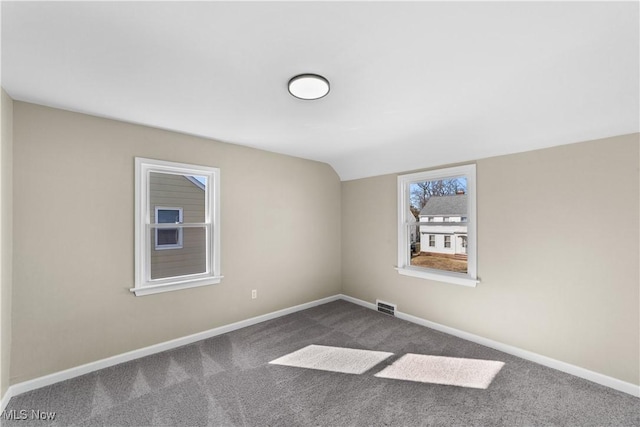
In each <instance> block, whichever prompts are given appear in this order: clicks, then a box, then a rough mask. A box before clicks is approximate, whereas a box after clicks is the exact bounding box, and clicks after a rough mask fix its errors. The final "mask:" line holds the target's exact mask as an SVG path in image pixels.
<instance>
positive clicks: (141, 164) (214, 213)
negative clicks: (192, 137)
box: [130, 157, 223, 296]
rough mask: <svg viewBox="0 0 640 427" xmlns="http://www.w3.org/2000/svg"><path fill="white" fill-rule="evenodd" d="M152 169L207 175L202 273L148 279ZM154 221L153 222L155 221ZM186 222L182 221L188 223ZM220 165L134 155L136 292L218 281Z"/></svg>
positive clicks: (189, 286) (182, 173)
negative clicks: (205, 230) (204, 248)
mask: <svg viewBox="0 0 640 427" xmlns="http://www.w3.org/2000/svg"><path fill="white" fill-rule="evenodd" d="M151 172H159V173H168V174H179V175H195V176H205V177H207V184H208V185H207V186H206V189H205V221H204V223H205V224H206V225H205V227H207V228H208V247H207V249H208V254H209V256H208V257H207V268H206V271H205V272H204V273H200V274H191V275H186V276H176V277H167V278H162V279H151V276H150V271H149V268H150V260H151V243H150V238H149V237H150V231H151V229H152V227H151V225H152V224H151V208H150V206H149V176H150V173H151ZM154 225H155V224H154ZM189 226H190V225H189V224H181V225H180V228H182V227H189ZM222 278H223V276H222V275H221V271H220V169H218V168H212V167H209V166H197V165H190V164H185V163H175V162H167V161H163V160H154V159H145V158H142V157H136V158H135V287H133V288H131V289H130V291H131V292H133V293H134V294H135V295H136V296H142V295H151V294H156V293H160V292H168V291H175V290H180V289H187V288H193V287H198V286H206V285H213V284H217V283H220V281H221V280H222Z"/></svg>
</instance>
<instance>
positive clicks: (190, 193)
mask: <svg viewBox="0 0 640 427" xmlns="http://www.w3.org/2000/svg"><path fill="white" fill-rule="evenodd" d="M207 185H208V182H207V177H205V176H199V175H176V174H170V173H162V172H151V173H150V174H149V207H150V209H149V211H150V213H151V215H152V218H151V223H152V224H155V223H173V222H176V221H175V217H176V210H178V209H181V210H182V222H184V223H202V222H205V206H206V205H205V196H206V188H207ZM156 208H173V209H159V210H158V221H156V218H155V211H156Z"/></svg>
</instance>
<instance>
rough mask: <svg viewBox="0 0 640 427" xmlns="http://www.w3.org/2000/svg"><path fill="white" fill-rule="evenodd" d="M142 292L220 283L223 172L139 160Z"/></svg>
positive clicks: (138, 272) (138, 231)
mask: <svg viewBox="0 0 640 427" xmlns="http://www.w3.org/2000/svg"><path fill="white" fill-rule="evenodd" d="M135 167H136V172H135V173H136V188H135V193H136V195H135V198H136V205H135V211H136V213H135V251H136V252H135V256H136V259H135V266H136V273H135V287H134V288H132V289H131V291H132V292H134V293H135V294H136V296H140V295H148V294H154V293H158V292H166V291H174V290H179V289H184V288H192V287H196V286H204V285H211V284H215V283H220V280H221V279H222V275H221V274H220V170H219V169H217V168H212V167H208V166H195V165H189V164H184V163H173V162H165V161H160V160H151V159H143V158H136V159H135Z"/></svg>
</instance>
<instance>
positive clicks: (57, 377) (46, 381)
mask: <svg viewBox="0 0 640 427" xmlns="http://www.w3.org/2000/svg"><path fill="white" fill-rule="evenodd" d="M340 299H342V300H344V301H348V302H351V303H354V304H357V305H360V306H363V307H366V308H369V309H371V310H376V305H375V304H373V303H370V302H367V301H363V300H360V299H357V298H353V297H350V296H348V295H344V294H338V295H333V296H330V297H327V298H322V299H319V300H315V301H311V302H308V303H305V304H300V305H296V306H294V307H290V308H285V309H283V310H278V311H274V312H272V313H267V314H263V315H261V316H256V317H252V318H250V319H246V320H242V321H239V322H235V323H231V324H229V325H225V326H220V327H218V328H213V329H209V330H208V331H204V332H199V333H196V334H192V335H188V336H186V337H182V338H177V339H174V340H171V341H166V342H163V343H159V344H155V345H151V346H149V347H144V348H141V349H138V350H133V351H129V352H127V353H123V354H119V355H116V356H112V357H107V358H106V359H101V360H97V361H95V362H90V363H87V364H84V365H80V366H76V367H75V368H70V369H66V370H64V371H60V372H54V373H53V374H49V375H45V376H43V377H39V378H34V379H32V380H29V381H24V382H21V383H17V384H14V385H12V386H10V387H9V389H8V390H7V391H6V392H5V394H4V396H3V397H2V400H0V411H2V410H4V409H5V408H6V406H7V404H8V403H9V400H11V398H12V397H13V396H17V395H19V394H22V393H26V392H28V391H31V390H36V389H38V388H42V387H46V386H48V385H51V384H55V383H58V382H60V381H65V380H68V379H71V378H75V377H79V376H80V375H85V374H88V373H91V372H94V371H98V370H100V369H104V368H108V367H110V366H114V365H117V364H120V363H124V362H128V361H130V360H134V359H139V358H142V357H145V356H149V355H152V354H155V353H160V352H162V351H166V350H171V349H174V348H177V347H182V346H184V345H188V344H192V343H194V342H197V341H201V340H204V339H207V338H212V337H215V336H218V335H222V334H226V333H228V332H232V331H235V330H237V329H241V328H246V327H247V326H252V325H255V324H257V323H261V322H265V321H267V320H272V319H276V318H278V317H282V316H285V315H287V314H291V313H295V312H297V311H301V310H306V309H308V308H312V307H316V306H318V305H322V304H326V303H329V302H332V301H337V300H340ZM396 317H398V318H399V319H403V320H407V321H409V322H412V323H416V324H418V325H422V326H426V327H428V328H431V329H435V330H437V331H440V332H444V333H447V334H450V335H453V336H456V337H459V338H462V339H465V340H468V341H472V342H475V343H477V344H481V345H484V346H486V347H490V348H494V349H496V350H499V351H502V352H504V353H507V354H512V355H514V356H518V357H521V358H522V359H525V360H530V361H532V362H535V363H539V364H541V365H544V366H547V367H550V368H553V369H557V370H559V371H562V372H566V373H569V374H571V375H575V376H577V377H580V378H584V379H586V380H589V381H592V382H594V383H597V384H601V385H604V386H606V387H610V388H612V389H615V390H619V391H622V392H624V393H628V394H630V395H632V396H636V397H640V386H637V385H635V384H631V383H627V382H624V381H621V380H618V379H616V378H613V377H609V376H606V375H603V374H599V373H597V372H593V371H589V370H587V369H584V368H581V367H579V366H575V365H571V364H569V363H565V362H561V361H559V360H555V359H551V358H549V357H546V356H542V355H540V354H536V353H533V352H530V351H527V350H523V349H520V348H517V347H513V346H510V345H507V344H502V343H500V342H497V341H493V340H490V339H488V338H483V337H481V336H478V335H474V334H470V333H468V332H464V331H461V330H458V329H454V328H450V327H448V326H444V325H441V324H439V323H435V322H431V321H429V320H425V319H422V318H420V317H416V316H412V315H410V314H406V313H402V312H400V311H396Z"/></svg>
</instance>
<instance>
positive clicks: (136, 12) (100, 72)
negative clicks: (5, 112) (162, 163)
mask: <svg viewBox="0 0 640 427" xmlns="http://www.w3.org/2000/svg"><path fill="white" fill-rule="evenodd" d="M638 23H639V7H638V2H619V3H615V2H544V3H543V2H527V3H525V2H495V3H485V2H464V3H462V2H407V3H398V2H388V3H386V2H277V3H276V2H256V3H252V2H132V3H129V2H125V3H123V2H2V85H3V87H4V88H5V90H6V91H7V92H8V93H9V95H10V96H12V97H13V98H14V99H16V100H22V101H28V102H34V103H38V104H43V105H48V106H53V107H58V108H63V109H67V110H72V111H79V112H83V113H88V114H93V115H97V116H102V117H109V118H114V119H118V120H124V121H128V122H133V123H140V124H144V125H149V126H154V127H159V128H164V129H170V130H174V131H178V132H184V133H188V134H194V135H200V136H205V137H209V138H213V139H216V140H219V141H224V142H229V143H234V144H241V145H247V146H251V147H256V148H260V149H264V150H269V151H274V152H279V153H285V154H289V155H293V156H298V157H303V158H308V159H314V160H318V161H322V162H327V163H329V164H331V165H332V166H333V167H334V169H335V170H336V171H337V172H338V174H339V175H340V177H341V179H343V180H349V179H355V178H360V177H367V176H373V175H380V174H385V173H392V172H399V171H407V170H412V169H418V168H425V167H429V166H436V165H441V164H445V163H451V162H459V161H466V160H472V159H477V158H482V157H487V156H493V155H499V154H506V153H514V152H520V151H526V150H531V149H535V148H542V147H548V146H554V145H560V144H567V143H573V142H578V141H584V140H589V139H595V138H600V137H607V136H612V135H620V134H627V133H632V132H638V131H639V127H640V125H639V119H638V117H639V113H640V112H639V96H638V93H639V84H638V75H639V65H638V64H639V40H638V32H639V28H638V26H639V24H638ZM306 72H311V73H317V74H321V75H323V76H325V77H326V78H327V79H328V80H329V81H330V83H331V92H330V93H329V95H327V96H326V97H324V98H322V99H319V100H316V101H304V100H300V99H296V98H294V97H292V96H291V95H290V94H289V93H288V92H287V82H288V80H289V79H290V78H291V77H293V76H294V75H296V74H300V73H306Z"/></svg>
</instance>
